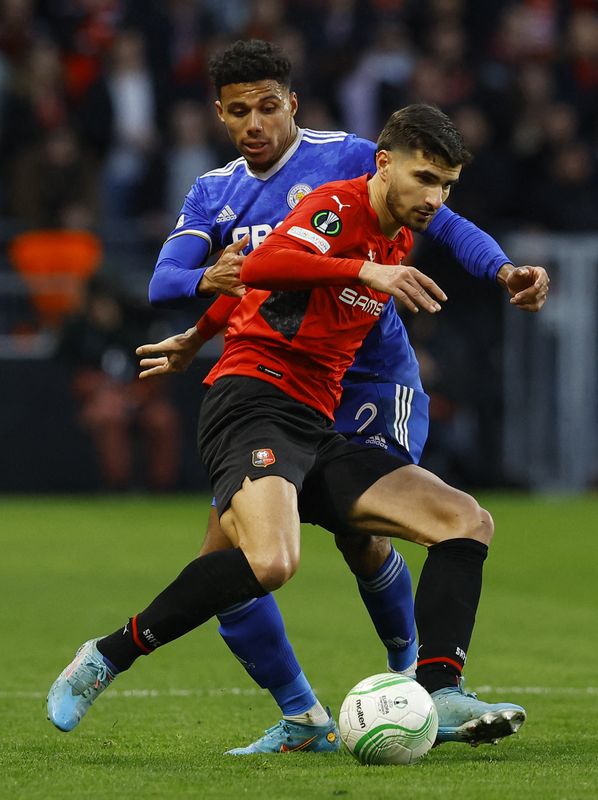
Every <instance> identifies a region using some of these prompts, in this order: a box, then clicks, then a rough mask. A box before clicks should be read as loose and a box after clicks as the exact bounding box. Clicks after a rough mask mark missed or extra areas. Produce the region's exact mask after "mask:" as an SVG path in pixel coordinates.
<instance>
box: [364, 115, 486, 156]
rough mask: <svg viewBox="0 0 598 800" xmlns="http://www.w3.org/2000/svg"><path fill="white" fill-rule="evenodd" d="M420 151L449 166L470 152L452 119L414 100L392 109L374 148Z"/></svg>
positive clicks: (469, 154)
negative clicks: (392, 111)
mask: <svg viewBox="0 0 598 800" xmlns="http://www.w3.org/2000/svg"><path fill="white" fill-rule="evenodd" d="M395 149H397V150H401V149H403V150H421V151H422V152H423V153H424V154H425V155H427V156H438V157H439V158H441V159H442V160H443V161H444V162H445V163H446V164H448V166H449V167H458V166H461V165H462V164H463V165H464V164H468V163H469V162H470V161H471V159H472V155H471V153H470V152H469V150H468V149H467V148H466V147H465V143H464V141H463V136H462V135H461V133H460V131H458V130H457V128H456V127H455V125H454V124H453V122H452V121H451V120H450V119H449V117H447V115H446V114H444V113H443V112H442V111H441V110H440V109H439V108H437V107H436V106H428V105H425V104H424V103H416V104H414V105H411V106H405V108H400V109H399V110H398V111H395V112H394V113H393V114H391V115H390V117H389V118H388V120H387V122H386V125H385V126H384V129H383V130H382V133H381V134H380V136H379V137H378V150H395Z"/></svg>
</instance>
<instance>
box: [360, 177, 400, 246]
mask: <svg viewBox="0 0 598 800" xmlns="http://www.w3.org/2000/svg"><path fill="white" fill-rule="evenodd" d="M367 186H368V195H369V198H370V205H371V206H372V208H373V209H374V211H375V212H376V216H377V217H378V222H379V223H380V230H381V231H382V233H383V234H384V236H386V238H387V239H390V240H391V241H392V240H393V239H395V238H396V236H397V234H398V232H399V231H400V230H401V228H402V227H403V226H402V225H400V224H399V223H398V222H397V221H396V219H395V218H394V217H393V216H392V214H391V213H390V211H389V210H388V206H387V205H386V187H385V185H384V183H383V182H382V181H381V180H380V177H379V175H378V173H375V174H374V175H373V177H371V178H370V180H369V181H368V184H367Z"/></svg>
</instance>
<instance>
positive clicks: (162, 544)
mask: <svg viewBox="0 0 598 800" xmlns="http://www.w3.org/2000/svg"><path fill="white" fill-rule="evenodd" d="M483 501H484V503H485V504H486V506H487V507H488V508H489V510H490V511H491V512H492V513H493V514H494V517H495V520H496V523H497V534H496V537H495V541H494V545H493V548H492V552H491V556H490V558H489V559H488V562H487V564H486V571H485V585H484V593H483V596H482V603H481V605H480V609H479V613H478V622H477V627H476V632H475V634H474V640H473V643H472V647H471V649H470V653H469V663H468V666H467V670H466V676H467V681H468V686H469V687H471V688H476V689H479V691H480V694H481V695H483V697H484V698H485V699H486V698H487V699H490V700H498V699H507V700H513V701H515V702H520V703H522V704H523V705H524V706H525V707H526V708H527V711H528V714H529V718H528V722H527V723H526V725H525V726H524V727H523V728H522V730H521V732H520V733H519V735H517V736H515V737H513V738H512V739H510V740H506V741H503V742H501V744H500V745H499V746H497V747H491V746H485V747H479V748H477V749H473V748H470V747H467V746H463V745H454V744H453V745H445V746H443V747H441V748H438V749H435V750H433V751H432V752H431V753H430V754H429V755H428V756H427V757H426V758H425V759H424V760H423V761H422V762H420V763H419V764H418V765H416V766H413V767H369V768H366V767H361V766H360V765H359V764H358V763H357V762H356V761H354V760H353V759H352V757H351V756H350V755H349V754H348V753H347V752H341V753H340V754H338V755H332V756H331V755H313V754H308V753H302V754H292V755H284V756H283V755H273V756H254V757H251V758H241V759H239V758H232V757H230V756H228V757H225V756H223V755H222V753H223V751H224V750H225V749H226V748H228V747H232V746H236V745H240V744H246V743H248V742H249V741H251V740H252V739H253V738H256V737H257V736H258V735H259V734H260V733H261V732H262V731H263V729H265V728H266V727H268V726H270V725H272V724H274V723H275V722H276V721H277V719H278V715H277V709H276V708H275V706H274V705H273V702H272V700H271V699H270V697H269V695H267V694H266V693H264V692H262V691H260V690H256V688H255V687H254V685H253V683H252V682H251V680H250V679H249V678H248V677H247V675H246V674H245V672H244V671H243V669H242V668H241V666H240V665H239V664H238V663H237V662H236V660H235V659H233V658H232V657H231V655H230V654H229V652H228V650H227V649H226V647H225V646H224V644H223V643H222V642H221V641H220V638H219V636H218V635H217V632H216V625H215V624H214V623H213V622H210V623H209V624H208V625H206V626H204V627H203V628H202V629H201V630H199V631H195V632H194V633H192V634H190V635H189V636H187V637H185V638H184V639H182V640H180V641H178V642H175V643H174V644H172V645H170V646H169V647H165V648H164V649H163V650H161V651H159V652H158V653H156V654H155V655H153V656H151V657H150V658H146V659H140V661H139V662H137V664H136V665H135V667H134V668H133V669H132V670H131V671H130V672H129V673H128V674H125V675H123V676H122V677H120V678H119V679H118V681H117V682H116V683H115V684H114V686H113V687H112V688H111V689H110V690H108V692H106V694H105V695H104V696H103V697H102V698H101V699H100V701H99V702H98V703H97V705H96V706H94V708H93V709H92V710H91V712H90V714H89V715H88V717H87V718H86V719H85V720H84V722H83V723H82V724H81V726H80V728H79V729H77V730H75V731H74V732H72V733H70V734H62V733H59V732H58V731H56V730H55V729H54V728H53V727H52V726H51V725H50V723H49V722H47V721H46V718H45V693H46V691H47V688H48V687H49V685H50V683H51V682H52V680H53V679H54V678H55V676H56V675H57V674H58V672H59V671H60V670H61V669H62V668H63V666H64V665H65V664H66V663H67V662H68V661H69V660H70V659H71V657H72V655H73V652H74V650H75V648H76V647H77V646H78V645H79V644H80V643H81V642H82V641H83V640H85V639H86V638H89V637H90V636H93V635H99V634H104V633H108V632H109V631H111V630H113V629H114V628H116V627H117V626H118V625H119V624H121V623H123V622H124V621H125V619H126V617H127V616H128V615H129V614H130V613H134V612H135V611H138V610H139V609H140V608H142V607H143V606H144V605H145V604H146V603H147V602H148V601H149V600H150V599H151V598H152V597H153V596H154V594H155V593H156V592H157V591H158V590H160V589H161V588H162V587H163V586H164V585H165V583H166V582H168V581H169V580H171V579H172V578H173V577H174V576H175V575H176V574H177V572H178V571H179V570H180V568H181V567H182V566H183V565H184V564H185V563H186V562H187V561H188V560H190V558H191V557H193V555H194V553H195V551H196V549H197V547H198V545H199V542H200V539H201V536H202V533H203V526H204V522H205V518H206V514H207V510H208V501H207V499H206V498H194V497H183V498H180V497H179V498H167V499H163V498H156V499H150V498H145V497H143V498H122V499H120V498H117V499H112V498H93V499H85V498H57V499H47V498H38V499H36V498H25V497H23V498H6V497H5V498H3V499H2V511H1V520H2V521H1V524H0V591H1V594H2V617H1V622H0V625H1V628H0V634H1V638H0V663H1V664H2V670H1V672H0V675H1V682H0V710H1V721H2V724H1V726H0V737H1V744H0V797H1V798H11V800H12V798H27V799H28V798H60V800H66V799H67V798H82V797H89V798H111V799H112V798H133V797H144V798H179V797H189V798H191V797H193V798H200V799H201V800H204V799H207V798H276V800H286V798H289V800H291V799H292V800H298V799H299V800H302V798H337V797H341V798H346V799H347V800H352V799H353V798H355V800H362V798H373V800H378V798H393V800H395V798H399V799H403V798H405V799H406V800H407V799H408V800H417V798H422V799H423V798H425V799H426V800H430V798H445V797H450V798H459V800H470V799H471V800H479V799H481V798H483V800H493V799H494V798H496V799H497V800H498V798H500V800H509V799H510V798H525V800H531V799H533V798H538V799H540V798H542V800H552V799H554V800H572V798H584V799H589V800H590V799H591V798H596V797H598V688H597V687H598V676H597V672H596V662H597V660H598V645H597V643H596V605H597V602H596V601H597V599H598V592H597V589H596V564H597V563H598V535H597V533H598V499H596V498H586V499H571V500H569V499H560V500H559V499H534V498H527V497H501V496H489V497H485V498H483ZM401 549H402V551H403V552H404V553H405V555H406V557H407V560H408V561H409V564H410V566H411V568H412V571H413V573H414V575H417V574H418V573H419V569H420V567H421V563H422V555H423V553H422V552H420V549H418V548H416V547H414V546H405V547H401ZM278 598H279V602H280V604H281V606H282V609H283V614H284V616H285V619H286V623H287V629H288V632H289V635H290V638H291V641H292V642H293V643H294V646H295V649H296V652H297V654H298V657H299V659H300V661H301V663H302V665H303V668H304V670H305V672H306V674H307V675H308V677H309V678H310V680H311V682H312V684H313V685H314V686H315V687H316V689H317V691H318V695H319V698H320V699H321V700H322V702H323V703H326V704H330V706H331V707H332V709H333V711H334V712H335V714H336V713H337V712H338V708H339V706H340V703H341V701H342V699H343V696H344V694H345V693H346V691H347V690H348V689H349V688H350V687H351V686H352V685H353V684H355V683H356V682H357V681H358V680H360V679H361V678H364V677H366V676H368V675H371V674H374V673H376V672H381V671H384V667H385V661H384V653H383V650H382V647H381V645H380V644H379V642H378V640H377V638H376V636H375V634H374V632H373V630H372V628H371V625H370V624H369V621H368V618H367V616H366V613H365V611H364V609H363V607H362V605H361V603H360V600H359V598H358V594H357V591H356V589H355V587H354V582H353V579H352V577H351V576H350V574H349V573H348V571H347V570H346V568H345V567H344V565H343V563H342V560H341V558H340V556H339V555H338V554H337V552H336V550H335V548H334V545H333V542H332V540H331V538H330V537H329V536H328V535H327V534H325V533H324V532H322V531H320V530H318V529H314V528H311V527H309V526H307V527H306V528H305V530H304V534H303V553H302V564H301V568H300V570H299V572H298V574H297V575H296V577H295V578H294V579H293V580H292V581H291V582H290V584H289V585H288V586H286V587H284V588H283V589H282V590H281V591H280V592H279V593H278Z"/></svg>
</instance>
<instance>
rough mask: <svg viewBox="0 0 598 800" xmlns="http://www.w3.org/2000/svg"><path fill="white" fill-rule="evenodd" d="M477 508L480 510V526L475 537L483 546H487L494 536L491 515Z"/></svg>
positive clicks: (483, 509)
mask: <svg viewBox="0 0 598 800" xmlns="http://www.w3.org/2000/svg"><path fill="white" fill-rule="evenodd" d="M478 508H479V510H480V526H479V535H478V536H476V539H478V541H480V542H482V543H483V544H486V545H489V544H490V542H491V541H492V538H493V536H494V519H493V518H492V514H491V513H490V512H489V511H486V509H485V508H482V507H481V506H478Z"/></svg>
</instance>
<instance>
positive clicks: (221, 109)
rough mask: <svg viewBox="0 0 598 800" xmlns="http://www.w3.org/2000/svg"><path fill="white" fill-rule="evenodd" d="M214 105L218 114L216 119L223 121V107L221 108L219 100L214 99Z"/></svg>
mask: <svg viewBox="0 0 598 800" xmlns="http://www.w3.org/2000/svg"><path fill="white" fill-rule="evenodd" d="M214 106H215V108H216V113H217V114H218V119H219V120H220V122H224V109H223V108H222V103H221V102H220V100H215V101H214Z"/></svg>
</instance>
